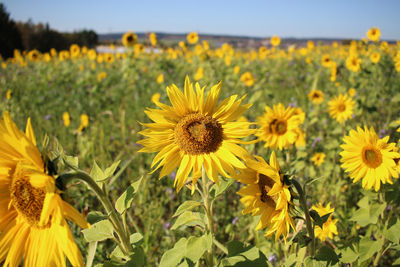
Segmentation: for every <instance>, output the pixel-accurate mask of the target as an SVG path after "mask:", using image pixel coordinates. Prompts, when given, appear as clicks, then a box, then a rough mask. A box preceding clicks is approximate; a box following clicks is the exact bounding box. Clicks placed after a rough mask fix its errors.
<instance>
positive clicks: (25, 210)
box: [10, 164, 46, 225]
mask: <svg viewBox="0 0 400 267" xmlns="http://www.w3.org/2000/svg"><path fill="white" fill-rule="evenodd" d="M12 180H13V182H12V184H11V188H10V194H11V201H12V204H13V206H14V208H15V209H16V210H17V212H18V214H19V215H22V216H23V217H24V218H25V219H26V221H28V222H29V223H30V224H31V225H37V224H38V223H39V221H40V214H41V212H42V209H43V203H44V198H45V196H46V192H45V191H44V190H43V189H40V188H35V187H33V186H32V185H31V183H30V182H29V177H27V176H26V175H25V174H24V170H23V169H22V168H21V167H20V165H19V164H17V166H16V167H15V171H14V174H13V178H12Z"/></svg>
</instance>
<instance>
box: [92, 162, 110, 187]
mask: <svg viewBox="0 0 400 267" xmlns="http://www.w3.org/2000/svg"><path fill="white" fill-rule="evenodd" d="M90 176H91V177H92V178H93V180H95V181H96V182H98V183H99V182H104V181H105V180H106V179H107V177H106V176H105V174H104V172H103V170H102V169H100V167H99V166H98V165H97V163H96V161H94V163H93V167H92V169H91V170H90Z"/></svg>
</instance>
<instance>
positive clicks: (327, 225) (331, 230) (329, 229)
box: [312, 203, 338, 242]
mask: <svg viewBox="0 0 400 267" xmlns="http://www.w3.org/2000/svg"><path fill="white" fill-rule="evenodd" d="M312 209H313V210H315V211H316V212H317V213H318V215H319V216H320V217H322V216H325V215H327V214H329V213H333V212H334V211H335V209H334V208H331V203H328V204H327V205H326V207H324V206H323V205H322V204H318V205H316V206H315V205H313V206H312ZM337 221H338V219H334V220H333V219H332V214H331V215H330V216H329V218H328V220H326V221H325V222H324V224H323V225H322V228H321V227H320V226H319V225H316V226H315V229H314V234H315V237H317V238H319V239H320V240H321V241H322V242H324V241H325V240H326V238H327V237H329V238H330V239H332V238H333V235H337V234H338V231H337V227H336V223H337Z"/></svg>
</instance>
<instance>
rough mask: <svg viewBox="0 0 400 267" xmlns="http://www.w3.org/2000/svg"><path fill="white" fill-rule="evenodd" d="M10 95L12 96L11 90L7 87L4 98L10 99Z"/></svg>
mask: <svg viewBox="0 0 400 267" xmlns="http://www.w3.org/2000/svg"><path fill="white" fill-rule="evenodd" d="M11 96H12V91H11V90H10V89H8V90H7V92H6V99H7V100H10V99H11Z"/></svg>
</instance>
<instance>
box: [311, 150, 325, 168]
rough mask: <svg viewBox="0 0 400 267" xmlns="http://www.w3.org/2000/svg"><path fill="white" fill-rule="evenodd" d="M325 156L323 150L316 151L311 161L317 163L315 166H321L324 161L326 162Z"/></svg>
mask: <svg viewBox="0 0 400 267" xmlns="http://www.w3.org/2000/svg"><path fill="white" fill-rule="evenodd" d="M325 157H326V155H325V153H321V152H319V153H315V154H314V155H313V156H312V158H311V161H312V162H313V163H314V164H315V166H321V165H322V163H324V161H325Z"/></svg>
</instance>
